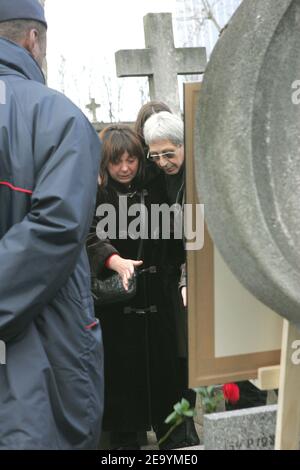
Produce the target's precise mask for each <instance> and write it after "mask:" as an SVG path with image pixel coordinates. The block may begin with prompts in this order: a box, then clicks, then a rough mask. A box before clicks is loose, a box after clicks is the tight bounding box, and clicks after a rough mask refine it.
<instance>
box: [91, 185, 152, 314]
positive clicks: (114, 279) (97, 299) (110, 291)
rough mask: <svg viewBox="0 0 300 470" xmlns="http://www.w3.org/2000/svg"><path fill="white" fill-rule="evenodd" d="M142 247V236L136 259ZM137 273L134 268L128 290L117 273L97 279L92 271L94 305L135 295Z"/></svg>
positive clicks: (120, 300)
mask: <svg viewBox="0 0 300 470" xmlns="http://www.w3.org/2000/svg"><path fill="white" fill-rule="evenodd" d="M144 202H145V197H144V193H143V191H142V192H141V206H142V207H143V206H144ZM141 214H142V216H141V227H143V225H144V211H143V210H142V211H141ZM142 249H143V238H141V240H140V243H139V248H138V253H137V260H139V259H140V257H141V255H142ZM137 275H138V271H137V270H135V272H134V274H133V276H132V277H131V278H130V279H129V281H128V290H126V289H125V288H124V286H123V282H122V278H121V276H120V275H119V274H118V273H114V274H112V275H111V276H109V277H108V278H107V279H104V280H101V279H98V278H97V277H96V276H95V275H93V273H92V278H91V289H92V296H93V299H94V304H95V305H97V306H98V305H109V304H114V303H117V302H127V301H128V300H130V299H132V298H133V297H134V296H135V295H136V291H137Z"/></svg>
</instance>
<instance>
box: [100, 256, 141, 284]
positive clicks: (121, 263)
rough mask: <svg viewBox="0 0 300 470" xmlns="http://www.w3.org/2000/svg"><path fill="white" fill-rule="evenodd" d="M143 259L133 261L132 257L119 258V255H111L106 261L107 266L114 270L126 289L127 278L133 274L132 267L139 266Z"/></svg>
mask: <svg viewBox="0 0 300 470" xmlns="http://www.w3.org/2000/svg"><path fill="white" fill-rule="evenodd" d="M141 264H143V261H134V260H132V259H125V258H121V256H119V255H115V256H112V257H111V259H110V260H109V262H108V265H107V267H108V268H109V269H112V270H113V271H116V272H117V273H118V274H119V275H120V276H121V279H122V282H123V286H124V289H125V290H128V282H129V279H130V278H131V277H132V276H133V274H134V269H135V268H137V267H138V266H141Z"/></svg>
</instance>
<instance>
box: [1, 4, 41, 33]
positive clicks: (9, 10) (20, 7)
mask: <svg viewBox="0 0 300 470" xmlns="http://www.w3.org/2000/svg"><path fill="white" fill-rule="evenodd" d="M11 20H34V21H39V22H40V23H43V24H44V25H45V26H46V28H47V23H46V19H45V12H44V8H43V7H42V5H41V4H40V3H39V1H38V0H0V23H2V22H3V21H11Z"/></svg>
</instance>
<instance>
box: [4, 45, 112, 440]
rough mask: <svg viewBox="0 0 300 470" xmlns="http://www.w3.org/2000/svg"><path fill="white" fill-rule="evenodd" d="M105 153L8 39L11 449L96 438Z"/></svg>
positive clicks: (7, 384)
mask: <svg viewBox="0 0 300 470" xmlns="http://www.w3.org/2000/svg"><path fill="white" fill-rule="evenodd" d="M99 155H100V146H99V140H98V137H97V134H96V133H95V132H94V130H93V128H92V126H91V125H90V124H89V122H88V121H87V119H86V118H85V117H84V115H83V114H82V113H81V111H80V110H79V109H78V108H77V107H76V106H74V105H73V104H72V103H71V102H70V101H69V100H68V99H67V98H65V97H64V96H63V95H61V94H60V93H58V92H56V91H53V90H50V89H49V88H47V87H46V86H45V85H44V77H43V74H42V72H41V70H40V68H39V66H38V65H37V63H36V62H35V60H34V59H33V58H32V57H31V55H30V54H29V53H28V52H27V51H26V50H25V49H23V48H22V47H19V46H17V45H16V44H14V43H12V42H10V41H7V40H5V39H3V38H0V340H3V341H5V342H6V354H7V357H6V365H0V449H88V448H95V447H96V445H97V441H98V439H99V433H100V425H101V417H102V407H103V403H102V402H103V390H102V387H103V383H102V382H103V374H102V360H103V358H102V340H101V332H100V328H99V324H98V322H97V321H96V320H95V317H94V310H93V305H92V300H91V296H90V276H89V265H88V260H87V256H86V252H85V239H86V236H87V233H88V230H89V226H90V224H91V221H92V216H93V210H94V205H95V195H96V184H97V173H98V167H99Z"/></svg>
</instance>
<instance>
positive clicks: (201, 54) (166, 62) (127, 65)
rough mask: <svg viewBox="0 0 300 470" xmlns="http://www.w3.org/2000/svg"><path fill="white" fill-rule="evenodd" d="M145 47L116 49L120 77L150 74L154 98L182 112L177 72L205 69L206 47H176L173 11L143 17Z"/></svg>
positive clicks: (202, 70) (191, 72) (195, 71)
mask: <svg viewBox="0 0 300 470" xmlns="http://www.w3.org/2000/svg"><path fill="white" fill-rule="evenodd" d="M144 32H145V44H146V49H132V50H121V51H118V52H116V54H115V59H116V69H117V76H118V77H143V76H146V77H149V88H150V98H151V100H153V99H155V100H160V101H164V102H165V103H167V104H168V105H169V106H170V107H171V108H172V109H173V110H174V111H175V112H177V113H178V114H180V102H179V93H178V81H177V75H194V74H200V73H203V72H204V70H205V67H206V49H205V47H184V48H175V46H174V35H173V25H172V15H171V13H149V14H148V15H146V16H145V17H144Z"/></svg>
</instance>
